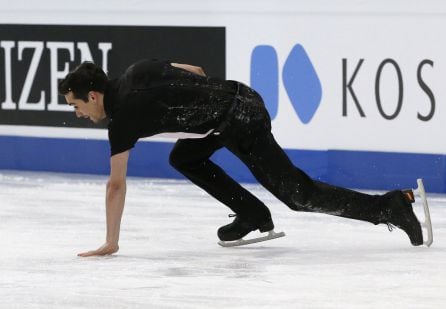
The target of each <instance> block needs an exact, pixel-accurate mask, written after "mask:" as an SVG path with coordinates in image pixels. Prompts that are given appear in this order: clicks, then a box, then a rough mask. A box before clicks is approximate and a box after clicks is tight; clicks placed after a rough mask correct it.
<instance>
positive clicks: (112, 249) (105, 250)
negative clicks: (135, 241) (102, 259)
mask: <svg viewBox="0 0 446 309" xmlns="http://www.w3.org/2000/svg"><path fill="white" fill-rule="evenodd" d="M118 250H119V246H118V244H115V243H105V244H103V245H102V246H101V247H99V249H96V250H92V251H88V252H83V253H79V254H78V255H77V256H82V257H88V256H95V255H110V254H113V253H116V252H118Z"/></svg>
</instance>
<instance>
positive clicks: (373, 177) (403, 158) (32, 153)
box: [0, 136, 446, 193]
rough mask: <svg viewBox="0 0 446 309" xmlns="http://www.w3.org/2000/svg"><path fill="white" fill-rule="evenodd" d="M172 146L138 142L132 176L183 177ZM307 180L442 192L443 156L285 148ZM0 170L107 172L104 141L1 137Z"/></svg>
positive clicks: (222, 155)
mask: <svg viewBox="0 0 446 309" xmlns="http://www.w3.org/2000/svg"><path fill="white" fill-rule="evenodd" d="M172 146H173V144H172V143H162V142H140V143H138V144H137V145H136V147H135V149H134V150H133V151H132V155H131V156H130V161H129V168H128V174H129V175H130V176H143V177H159V178H182V175H180V174H179V173H178V172H176V171H175V170H174V169H173V168H172V167H171V166H170V165H169V163H168V158H169V153H170V151H171V149H172ZM286 152H287V154H288V155H289V157H290V158H291V160H292V161H293V162H294V164H296V166H298V167H299V168H301V169H303V170H304V171H305V172H307V173H308V174H309V175H310V176H311V177H313V178H316V179H318V180H321V181H325V182H329V183H332V184H336V185H340V186H345V187H350V188H360V189H379V190H386V189H394V188H410V187H414V186H415V185H416V183H415V180H416V178H423V179H424V180H425V185H426V187H427V188H428V190H429V191H431V192H441V193H446V156H445V155H435V154H416V153H394V152H391V153H390V152H370V151H343V150H328V151H312V150H294V149H287V150H286ZM212 159H213V160H214V161H215V162H216V163H218V164H220V165H221V166H222V167H223V168H224V169H225V170H226V171H227V172H228V174H230V175H231V176H232V177H234V178H235V179H237V180H238V181H242V182H255V179H254V177H253V176H252V175H251V174H250V172H249V170H248V169H247V167H246V166H244V165H243V163H241V162H240V161H239V160H238V159H237V158H236V157H235V156H234V155H232V154H231V153H230V152H229V151H227V150H224V149H223V150H221V151H218V152H217V153H215V154H214V156H213V157H212ZM0 169H14V170H31V171H50V172H67V173H88V174H108V172H109V146H108V142H107V141H103V140H89V139H59V138H35V137H16V136H0Z"/></svg>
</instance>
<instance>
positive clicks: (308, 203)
mask: <svg viewBox="0 0 446 309" xmlns="http://www.w3.org/2000/svg"><path fill="white" fill-rule="evenodd" d="M244 92H245V93H243V94H242V96H240V97H239V98H238V102H236V104H238V105H237V107H236V108H235V111H234V113H233V115H231V116H230V117H231V119H230V120H229V123H228V125H227V126H225V130H224V132H221V134H220V135H212V134H211V135H208V136H207V137H205V138H201V139H180V140H178V141H177V143H176V144H175V146H174V148H173V150H172V152H171V154H170V158H169V159H170V163H171V165H172V166H174V167H175V168H176V169H177V170H178V171H180V172H181V173H182V174H183V175H185V176H186V177H187V178H188V179H190V180H191V181H192V182H193V183H194V184H196V185H198V186H199V187H201V188H202V189H204V190H205V191H206V192H208V193H209V194H210V195H212V196H213V197H215V198H216V199H217V200H219V201H220V202H222V203H223V204H225V205H226V206H228V207H229V208H230V209H231V210H232V211H233V212H235V213H236V214H238V215H240V216H241V217H243V218H246V219H248V220H253V221H258V222H262V221H265V219H266V218H269V217H270V216H271V214H270V211H269V210H268V208H267V207H266V206H265V204H264V203H263V202H261V201H260V200H259V199H258V198H257V197H255V196H254V195H253V194H251V193H250V192H249V191H247V190H246V189H244V188H243V187H242V186H241V185H240V184H239V183H237V182H236V181H235V180H233V179H232V178H231V177H230V176H229V175H227V174H226V172H225V171H224V170H223V169H221V168H220V167H219V166H217V165H216V164H215V163H214V162H212V160H210V157H211V155H212V154H213V153H214V152H215V151H217V150H218V149H220V148H222V147H226V148H227V149H229V150H230V151H231V152H232V153H233V154H235V155H236V156H237V157H238V158H239V159H240V160H241V161H243V163H244V164H246V166H247V167H248V168H249V169H250V171H251V172H252V174H253V175H254V177H255V178H256V179H257V180H258V181H259V183H260V184H261V185H263V187H265V188H266V189H267V190H268V191H270V192H271V193H272V194H273V195H274V196H276V197H277V198H278V199H279V200H281V201H282V202H283V203H284V204H286V205H287V206H288V207H289V208H291V209H292V210H295V211H307V212H320V213H325V214H330V215H336V216H342V217H346V218H352V219H358V220H364V221H369V222H372V223H374V224H378V223H380V222H381V221H382V216H383V209H384V205H381V199H380V196H378V195H368V194H363V193H360V192H356V191H352V190H348V189H344V188H340V187H335V186H332V185H329V184H326V183H322V182H318V181H313V180H312V179H311V178H310V177H309V176H308V175H307V174H305V173H304V172H303V171H302V170H300V169H299V168H297V167H296V166H294V165H293V163H292V162H291V161H290V159H289V158H288V156H287V155H286V153H285V152H284V151H283V150H282V148H281V147H280V146H279V145H278V144H277V142H276V140H275V139H274V137H273V135H272V133H271V121H270V118H269V115H268V113H267V111H266V109H265V107H264V105H263V101H262V100H261V98H260V96H259V95H258V94H256V93H255V92H253V91H252V90H251V89H249V88H247V89H245V90H244Z"/></svg>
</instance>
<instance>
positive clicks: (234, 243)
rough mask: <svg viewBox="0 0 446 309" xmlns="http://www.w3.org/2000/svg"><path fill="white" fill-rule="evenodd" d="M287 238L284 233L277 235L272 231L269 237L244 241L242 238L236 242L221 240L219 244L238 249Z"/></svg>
mask: <svg viewBox="0 0 446 309" xmlns="http://www.w3.org/2000/svg"><path fill="white" fill-rule="evenodd" d="M283 236H285V233H284V232H279V233H276V232H274V230H271V231H269V232H268V235H267V236H261V237H257V238H252V239H243V238H240V239H238V240H234V241H224V240H221V241H219V242H218V244H219V245H220V246H222V247H237V246H244V245H249V244H255V243H257V242H262V241H267V240H271V239H275V238H280V237H283Z"/></svg>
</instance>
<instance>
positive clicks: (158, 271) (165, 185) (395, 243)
mask: <svg viewBox="0 0 446 309" xmlns="http://www.w3.org/2000/svg"><path fill="white" fill-rule="evenodd" d="M105 182H106V178H105V177H100V176H85V175H66V174H65V175H62V174H44V173H17V172H9V171H0V240H1V246H0V308H387V307H388V308H445V306H446V255H445V253H446V245H445V242H446V196H445V195H429V202H430V205H431V215H432V220H433V225H434V243H433V245H432V247H431V248H426V247H412V246H411V245H410V243H409V240H408V238H407V236H406V235H405V234H404V233H403V232H402V231H400V230H395V231H394V232H392V233H390V232H389V231H388V230H387V227H386V226H385V225H380V226H374V225H371V224H368V223H363V222H359V221H353V220H347V219H342V218H337V217H332V216H327V215H320V214H306V213H296V212H293V211H291V210H289V209H288V208H287V207H286V206H284V205H283V204H281V203H280V202H278V201H277V200H276V199H275V198H273V197H272V196H271V195H270V194H269V193H267V192H266V191H265V190H263V189H262V188H261V187H259V186H255V185H249V186H248V188H249V189H250V190H251V191H252V192H254V193H255V194H256V195H258V196H259V197H261V199H262V200H264V201H265V202H266V203H267V204H268V205H269V206H270V208H271V211H272V213H273V216H274V219H275V224H276V227H277V230H278V231H281V230H283V231H285V232H286V234H287V236H286V237H284V238H280V239H276V240H272V241H269V242H264V243H261V244H256V245H251V246H246V247H237V248H222V247H220V246H218V245H217V237H216V230H217V228H218V227H219V226H220V225H223V224H226V223H228V222H230V219H229V218H227V216H226V215H227V214H228V213H229V211H228V210H227V209H226V208H225V207H224V206H222V205H219V204H218V203H217V202H215V201H214V200H213V199H212V198H210V197H209V196H207V195H206V193H204V192H203V191H201V190H200V189H198V188H196V187H194V186H193V185H191V184H190V183H188V182H186V181H169V180H154V179H136V178H132V179H129V181H128V192H127V202H126V209H125V211H124V218H123V222H122V231H121V241H120V247H121V249H120V251H119V252H118V254H116V255H113V256H109V257H93V258H81V257H77V256H76V254H77V253H78V252H83V251H86V250H90V249H96V248H97V247H99V246H100V245H101V244H102V243H103V240H104V237H105V232H104V191H105ZM415 185H416V184H415V183H414V186H415ZM427 189H428V187H427ZM416 210H417V213H418V214H420V215H421V214H422V208H421V205H417V206H416Z"/></svg>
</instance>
